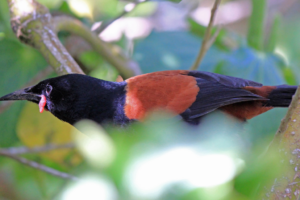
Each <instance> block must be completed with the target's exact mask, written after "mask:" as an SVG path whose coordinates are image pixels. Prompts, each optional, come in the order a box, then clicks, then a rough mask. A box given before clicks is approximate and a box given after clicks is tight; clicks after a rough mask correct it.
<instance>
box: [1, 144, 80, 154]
mask: <svg viewBox="0 0 300 200" xmlns="http://www.w3.org/2000/svg"><path fill="white" fill-rule="evenodd" d="M73 148H75V145H74V144H73V143H66V144H48V145H45V146H40V147H33V148H28V147H11V148H7V149H0V151H1V152H4V153H7V154H10V155H20V154H33V153H43V152H48V151H53V150H58V149H73Z"/></svg>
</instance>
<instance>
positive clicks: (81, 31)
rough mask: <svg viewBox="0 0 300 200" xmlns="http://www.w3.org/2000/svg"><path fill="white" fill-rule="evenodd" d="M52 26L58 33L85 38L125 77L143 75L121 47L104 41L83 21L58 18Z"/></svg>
mask: <svg viewBox="0 0 300 200" xmlns="http://www.w3.org/2000/svg"><path fill="white" fill-rule="evenodd" d="M52 24H53V27H54V29H55V31H56V32H59V31H68V32H70V33H73V34H75V35H78V36H80V37H82V38H84V39H85V40H86V41H87V42H88V43H89V44H90V45H91V46H92V47H93V49H94V50H95V51H96V52H98V53H99V54H100V55H102V56H103V58H104V59H105V60H106V61H107V62H109V63H110V64H111V65H113V66H114V67H115V68H116V69H117V70H118V71H119V72H120V74H121V75H122V76H123V77H125V78H129V77H132V76H135V75H138V74H141V70H140V68H139V66H138V65H137V63H135V62H134V61H132V60H130V59H128V58H126V56H125V55H123V54H122V51H121V49H120V48H119V47H117V46H113V45H111V44H108V43H106V42H104V41H102V40H101V39H100V38H99V37H98V36H97V35H96V34H94V33H93V32H91V31H90V30H89V29H88V28H87V27H85V26H84V25H83V24H82V23H81V21H79V20H77V19H74V18H72V17H69V16H56V17H53V19H52Z"/></svg>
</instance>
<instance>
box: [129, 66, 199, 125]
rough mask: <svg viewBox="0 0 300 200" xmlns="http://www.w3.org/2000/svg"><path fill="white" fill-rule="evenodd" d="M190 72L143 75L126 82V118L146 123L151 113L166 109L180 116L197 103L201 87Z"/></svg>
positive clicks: (179, 71) (178, 71)
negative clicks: (147, 115)
mask: <svg viewBox="0 0 300 200" xmlns="http://www.w3.org/2000/svg"><path fill="white" fill-rule="evenodd" d="M187 73H188V71H184V70H175V71H163V72H155V73H151V74H144V75H140V76H136V77H133V78H130V79H128V80H126V82H127V88H126V90H127V94H126V104H125V114H126V116H127V117H128V118H129V119H138V120H141V119H143V118H144V117H145V116H146V114H147V113H148V112H149V111H153V110H155V109H159V108H162V109H167V110H169V111H171V112H173V113H174V114H180V113H182V112H184V111H185V110H186V109H187V108H189V107H190V106H191V105H192V103H193V102H194V101H195V100H196V96H197V94H198V92H199V87H198V86H197V82H196V80H195V78H194V77H192V76H187Z"/></svg>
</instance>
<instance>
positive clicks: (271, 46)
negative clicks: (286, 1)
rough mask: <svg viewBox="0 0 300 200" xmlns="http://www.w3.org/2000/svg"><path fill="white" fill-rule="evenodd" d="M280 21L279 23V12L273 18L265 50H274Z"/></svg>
mask: <svg viewBox="0 0 300 200" xmlns="http://www.w3.org/2000/svg"><path fill="white" fill-rule="evenodd" d="M280 23H281V16H280V15H279V14H277V15H276V16H275V17H274V19H273V24H272V28H271V31H270V36H269V39H268V44H267V47H266V50H267V51H268V52H274V50H275V47H276V44H277V40H278V35H279V28H280Z"/></svg>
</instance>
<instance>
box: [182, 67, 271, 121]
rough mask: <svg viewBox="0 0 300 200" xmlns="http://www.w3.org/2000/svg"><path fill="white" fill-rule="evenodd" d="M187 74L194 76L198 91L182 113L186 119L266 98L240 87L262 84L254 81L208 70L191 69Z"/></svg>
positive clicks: (259, 85)
mask: <svg viewBox="0 0 300 200" xmlns="http://www.w3.org/2000/svg"><path fill="white" fill-rule="evenodd" d="M188 75H189V76H193V77H195V79H196V81H197V85H198V86H199V88H200V91H199V93H198V95H197V97H196V101H195V102H194V103H193V104H192V105H191V106H190V107H189V109H187V110H186V111H185V112H184V113H183V114H182V116H183V117H184V118H185V119H186V120H192V119H195V118H199V117H201V116H203V115H205V114H207V113H210V112H212V111H214V110H216V109H218V108H220V107H222V106H226V105H229V104H234V103H238V102H243V101H253V100H266V99H265V98H264V97H261V96H259V95H256V94H253V93H252V92H250V91H248V90H245V89H242V88H243V87H246V86H252V87H261V86H262V84H260V83H257V82H254V81H249V80H245V79H241V78H236V77H230V76H225V75H220V74H215V73H210V72H199V71H191V72H190V73H189V74H188Z"/></svg>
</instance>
